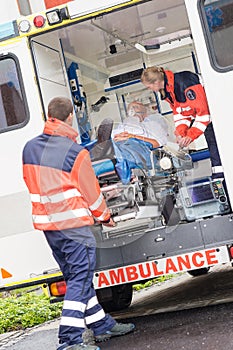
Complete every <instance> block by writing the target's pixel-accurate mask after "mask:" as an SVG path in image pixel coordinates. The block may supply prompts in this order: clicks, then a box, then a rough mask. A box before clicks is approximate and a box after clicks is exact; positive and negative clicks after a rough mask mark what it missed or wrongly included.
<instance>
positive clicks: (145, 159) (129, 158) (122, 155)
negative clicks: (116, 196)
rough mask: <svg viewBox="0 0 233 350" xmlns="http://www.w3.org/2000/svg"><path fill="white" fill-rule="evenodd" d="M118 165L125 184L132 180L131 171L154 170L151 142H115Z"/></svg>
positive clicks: (131, 139)
mask: <svg viewBox="0 0 233 350" xmlns="http://www.w3.org/2000/svg"><path fill="white" fill-rule="evenodd" d="M113 146H114V150H115V154H116V159H117V163H116V165H115V168H116V171H117V173H118V175H119V177H120V179H121V181H122V183H123V184H127V183H129V181H130V178H131V169H135V168H141V169H145V170H149V169H152V164H151V158H150V151H151V150H152V149H153V146H152V144H151V143H149V142H145V141H142V140H138V139H134V138H129V139H127V140H126V141H118V142H113Z"/></svg>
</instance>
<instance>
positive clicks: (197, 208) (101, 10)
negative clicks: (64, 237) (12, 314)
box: [0, 0, 233, 311]
mask: <svg viewBox="0 0 233 350" xmlns="http://www.w3.org/2000/svg"><path fill="white" fill-rule="evenodd" d="M232 34H233V0H219V1H217V0H164V1H158V0H150V1H145V0H98V1H97V0H88V1H86V0H73V1H69V2H67V3H65V4H62V5H59V6H57V7H52V8H49V9H47V10H44V11H40V12H36V13H33V14H30V15H27V16H19V17H18V18H16V19H15V20H12V21H8V22H6V23H2V24H0V145H1V146H0V153H1V157H0V159H1V182H0V207H1V216H0V217H1V220H0V292H4V291H9V290H12V289H16V288H19V287H28V286H32V285H43V286H46V287H48V288H49V289H50V292H51V293H52V294H53V295H55V296H56V297H57V298H59V297H60V296H63V295H64V293H65V288H66V286H65V283H64V282H63V281H62V275H61V273H60V272H59V270H58V266H57V265H56V263H55V261H54V259H53V257H52V254H51V251H50V250H49V248H48V245H47V243H46V241H45V238H44V235H43V233H41V232H39V231H35V230H34V229H33V225H32V218H31V202H30V197H29V194H28V191H27V188H26V186H25V183H24V181H23V176H22V150H23V147H24V145H25V143H26V142H27V141H28V140H29V139H31V138H33V137H35V136H36V135H38V134H40V133H41V132H42V130H43V126H44V122H45V121H46V119H47V106H48V103H49V101H50V100H51V99H52V98H53V97H56V96H65V97H68V98H70V99H71V100H72V101H73V104H74V110H75V120H74V125H73V127H74V128H76V129H77V130H78V133H79V137H78V140H77V142H79V143H81V144H82V145H83V146H84V147H86V148H88V149H89V148H90V147H91V146H90V145H91V144H93V142H94V141H95V139H96V132H97V130H98V126H99V124H100V123H101V122H102V121H103V120H104V119H105V118H111V119H113V121H114V123H115V124H116V125H117V124H118V123H121V122H122V121H123V120H124V118H125V117H126V115H127V105H128V103H130V102H131V101H133V100H135V99H136V100H139V101H141V102H143V103H145V104H146V105H147V106H148V108H151V113H153V110H154V108H155V106H157V107H158V110H159V112H160V113H161V115H162V116H163V118H164V119H165V120H166V122H167V123H168V126H169V138H170V142H171V143H174V144H175V138H174V122H173V115H172V111H171V110H170V108H169V105H168V104H167V103H166V102H164V101H162V100H161V98H160V95H159V94H157V93H153V92H151V91H149V90H147V89H146V88H145V87H144V86H143V84H142V83H141V80H140V76H141V73H142V70H143V69H144V68H146V67H149V66H153V65H156V66H162V67H164V68H165V69H168V70H171V71H173V72H179V71H185V70H189V71H193V72H195V73H197V74H199V76H200V77H201V80H202V83H203V86H204V88H205V92H206V95H207V99H208V104H209V109H210V113H211V118H212V123H213V126H214V130H215V135H216V140H217V144H218V148H219V152H220V156H221V160H222V167H223V171H224V178H225V182H226V187H224V186H223V182H222V180H221V179H219V180H218V181H214V180H213V179H212V177H211V166H210V159H209V152H208V148H207V144H206V140H205V138H204V136H201V137H200V138H198V139H197V140H196V141H195V142H193V143H192V144H191V145H190V147H189V149H186V151H185V152H183V153H182V152H181V151H180V150H177V148H176V147H174V149H172V148H164V149H159V150H155V152H157V153H156V154H157V157H158V159H159V161H160V160H161V159H163V162H161V163H159V164H160V165H161V169H159V171H158V169H156V168H154V169H152V170H153V171H151V172H150V174H145V171H141V172H140V171H138V170H136V171H135V173H134V176H133V179H134V181H133V182H132V183H130V184H128V185H124V184H122V183H121V181H120V180H119V179H117V175H116V174H115V173H114V164H113V165H112V164H111V160H110V159H103V163H101V162H100V160H98V161H95V160H93V166H94V168H95V170H96V176H97V177H98V179H99V182H100V185H101V186H102V187H101V189H102V192H103V194H104V196H105V197H106V201H107V204H108V206H109V207H110V210H111V212H112V216H113V218H114V220H115V221H116V223H117V225H116V226H115V227H114V228H107V227H102V226H101V225H97V224H96V225H94V226H93V233H94V234H95V236H96V240H97V265H96V272H95V276H94V281H93V282H94V285H95V288H96V291H97V294H98V297H99V300H100V302H101V303H102V305H103V306H104V308H105V309H106V310H108V311H109V310H119V309H123V308H125V307H128V306H129V305H130V303H131V299H132V286H133V284H135V283H139V282H141V281H144V282H145V281H147V280H149V279H153V278H155V277H158V276H162V275H167V274H176V273H180V272H186V271H188V272H189V273H190V274H191V275H193V276H196V275H200V274H205V273H207V272H208V271H209V269H210V268H211V267H212V266H215V265H219V264H225V263H230V262H231V261H232V257H233V216H232V210H231V207H232V203H233V166H232V164H231V158H232V156H231V150H232V149H233V137H232V130H233V118H232V117H231V113H232V112H231V109H232V103H231V99H232V91H233V46H232ZM103 158H104V157H103ZM164 158H165V161H164ZM109 161H110V162H109ZM100 164H101V167H102V168H104V169H102V168H101V169H102V170H100ZM102 164H104V166H102ZM164 164H166V166H165V168H164ZM105 166H107V168H105ZM109 166H110V168H108V167H109ZM158 173H159V174H158ZM226 188H227V192H226ZM113 192H114V193H115V194H116V192H117V196H115V197H114V196H113Z"/></svg>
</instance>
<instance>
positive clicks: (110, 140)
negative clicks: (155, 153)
mask: <svg viewBox="0 0 233 350" xmlns="http://www.w3.org/2000/svg"><path fill="white" fill-rule="evenodd" d="M127 111H128V117H127V118H126V119H125V120H124V121H123V123H120V124H119V125H118V126H117V127H116V128H114V129H113V121H112V120H111V119H105V120H103V122H102V123H101V125H100V127H99V129H98V134H97V144H96V145H95V147H94V148H93V149H92V150H91V152H90V153H91V157H92V158H94V159H101V157H102V158H110V159H112V161H113V162H114V165H115V169H116V171H117V173H118V175H119V177H120V179H121V181H122V182H123V183H125V184H126V183H129V181H130V176H131V169H133V168H141V169H145V170H147V169H151V168H152V163H151V150H152V149H154V148H157V147H161V146H163V145H165V144H166V143H167V138H168V126H167V123H166V121H165V120H164V119H163V117H162V116H161V115H160V114H158V113H154V114H150V115H149V114H148V108H147V107H146V106H145V105H143V104H142V103H141V102H138V101H133V102H131V103H130V104H129V106H128V110H127Z"/></svg>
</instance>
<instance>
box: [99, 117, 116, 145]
mask: <svg viewBox="0 0 233 350" xmlns="http://www.w3.org/2000/svg"><path fill="white" fill-rule="evenodd" d="M112 128H113V120H112V119H110V118H106V119H104V120H103V121H102V122H101V123H100V126H99V128H98V131H97V142H98V143H102V142H104V141H107V140H110V139H111V134H112Z"/></svg>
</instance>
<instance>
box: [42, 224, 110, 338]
mask: <svg viewBox="0 0 233 350" xmlns="http://www.w3.org/2000/svg"><path fill="white" fill-rule="evenodd" d="M82 229H83V228H82ZM75 230H76V231H77V239H74V238H73V236H72V237H69V230H64V231H44V234H45V237H46V239H47V242H48V244H49V246H50V247H51V249H52V252H53V256H54V258H55V259H56V261H57V263H58V265H59V267H60V269H61V271H62V273H63V276H64V279H65V281H66V286H67V290H66V295H65V298H64V304H63V310H62V317H61V322H60V326H59V334H58V337H59V342H60V343H61V344H62V343H65V342H66V343H67V344H68V345H72V344H79V343H82V341H83V340H82V334H83V332H84V330H85V328H90V329H92V331H93V332H94V335H99V334H103V333H105V332H106V331H107V330H110V329H111V328H112V327H113V326H114V325H115V324H116V321H115V320H114V319H113V318H112V317H111V316H110V315H108V314H105V312H104V310H103V309H102V307H101V305H100V304H99V302H98V300H97V297H96V293H95V290H94V287H93V274H94V269H95V262H96V253H95V246H93V245H92V246H90V245H88V244H85V243H80V242H79V241H78V234H79V229H78V228H77V229H75ZM88 230H89V231H90V229H89V227H87V231H88ZM89 231H88V234H89ZM73 233H74V229H72V234H73ZM82 233H83V230H82Z"/></svg>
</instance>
